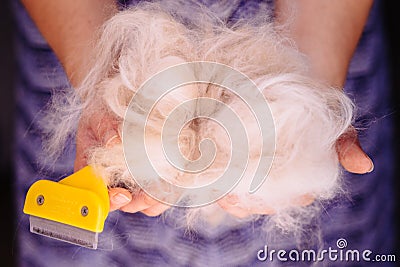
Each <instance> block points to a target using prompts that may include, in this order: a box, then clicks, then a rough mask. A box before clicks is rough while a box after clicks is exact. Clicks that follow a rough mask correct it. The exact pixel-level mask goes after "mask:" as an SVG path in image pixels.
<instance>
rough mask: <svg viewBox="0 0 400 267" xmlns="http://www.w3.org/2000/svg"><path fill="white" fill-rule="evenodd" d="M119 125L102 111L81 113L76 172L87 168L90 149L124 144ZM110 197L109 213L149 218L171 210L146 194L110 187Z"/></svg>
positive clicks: (77, 138) (77, 136) (77, 139)
mask: <svg viewBox="0 0 400 267" xmlns="http://www.w3.org/2000/svg"><path fill="white" fill-rule="evenodd" d="M118 125H119V122H118V121H116V120H115V118H112V117H111V116H110V115H107V114H106V113H105V112H102V111H101V110H100V111H98V112H92V113H90V114H86V113H83V114H82V117H81V119H80V122H79V126H78V131H77V135H76V159H75V166H74V170H75V171H77V170H79V169H81V168H83V167H85V166H86V165H87V151H88V150H90V149H91V148H93V147H99V146H103V147H109V146H112V145H115V144H118V143H121V138H120V134H119V133H118ZM109 197H110V211H113V210H117V209H120V210H122V211H125V212H131V213H134V212H138V211H140V212H142V213H144V214H146V215H148V216H157V215H159V214H161V213H162V212H164V211H165V210H167V209H168V208H169V206H167V205H165V204H162V203H160V202H159V201H157V200H155V199H153V198H151V197H149V196H148V195H147V194H145V193H144V192H143V191H141V192H140V193H139V194H138V195H135V196H132V195H131V193H130V192H129V191H128V190H126V189H124V188H111V189H110V190H109Z"/></svg>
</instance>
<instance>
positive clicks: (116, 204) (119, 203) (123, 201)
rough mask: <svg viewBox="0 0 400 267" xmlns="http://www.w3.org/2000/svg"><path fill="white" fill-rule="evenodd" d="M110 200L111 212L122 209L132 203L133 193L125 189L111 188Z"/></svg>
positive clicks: (109, 192)
mask: <svg viewBox="0 0 400 267" xmlns="http://www.w3.org/2000/svg"><path fill="white" fill-rule="evenodd" d="M108 195H109V198H110V211H114V210H117V209H120V208H121V207H123V206H125V205H127V204H129V203H130V202H131V201H132V195H131V193H130V192H129V191H128V190H126V189H124V188H111V189H110V190H108Z"/></svg>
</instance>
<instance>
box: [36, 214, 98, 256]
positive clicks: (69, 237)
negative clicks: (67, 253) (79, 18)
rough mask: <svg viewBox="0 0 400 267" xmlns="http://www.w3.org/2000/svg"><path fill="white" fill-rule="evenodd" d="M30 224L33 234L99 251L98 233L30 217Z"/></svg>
mask: <svg viewBox="0 0 400 267" xmlns="http://www.w3.org/2000/svg"><path fill="white" fill-rule="evenodd" d="M29 222H30V230H31V232H32V233H35V234H39V235H43V236H47V237H51V238H54V239H57V240H61V241H64V242H68V243H71V244H74V245H79V246H82V247H86V248H91V249H97V242H98V233H95V232H91V231H88V230H84V229H80V228H78V227H75V226H71V225H66V224H63V223H59V222H55V221H50V220H47V219H43V218H39V217H35V216H30V217H29Z"/></svg>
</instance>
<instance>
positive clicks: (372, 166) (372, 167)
mask: <svg viewBox="0 0 400 267" xmlns="http://www.w3.org/2000/svg"><path fill="white" fill-rule="evenodd" d="M368 159H369V161H370V162H371V169H370V170H369V171H367V173H370V172H372V171H373V170H374V168H375V166H374V162H373V161H372V159H371V158H370V157H368Z"/></svg>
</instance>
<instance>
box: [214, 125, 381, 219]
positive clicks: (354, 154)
mask: <svg viewBox="0 0 400 267" xmlns="http://www.w3.org/2000/svg"><path fill="white" fill-rule="evenodd" d="M336 151H337V154H338V157H339V161H340V164H341V165H342V166H343V168H344V169H346V170H347V171H348V172H351V173H357V174H364V173H370V172H372V171H373V170H374V164H373V162H372V160H371V159H370V158H369V157H368V155H367V154H366V153H365V152H364V150H363V149H362V148H361V145H360V142H359V140H358V136H357V131H356V130H355V129H354V128H353V127H352V128H351V129H350V130H349V131H348V132H346V133H345V134H343V135H342V136H341V137H340V138H339V140H338V141H337V142H336ZM314 200H315V199H314V197H313V196H312V195H304V196H302V197H300V198H298V199H296V200H294V201H293V203H292V204H293V205H297V206H303V207H304V206H308V205H310V204H311V203H313V202H314ZM218 204H219V205H220V206H221V207H222V208H223V209H224V210H225V211H227V212H228V213H230V214H231V215H233V216H235V217H238V218H245V217H248V216H250V215H253V214H259V215H263V214H264V215H267V214H274V213H275V211H274V209H272V208H271V207H268V206H262V205H257V207H252V208H251V209H246V208H243V207H240V205H238V204H239V200H238V198H237V197H236V196H234V195H227V196H226V197H224V198H222V199H221V200H219V201H218Z"/></svg>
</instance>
